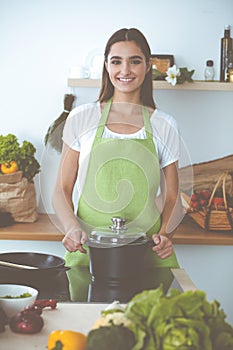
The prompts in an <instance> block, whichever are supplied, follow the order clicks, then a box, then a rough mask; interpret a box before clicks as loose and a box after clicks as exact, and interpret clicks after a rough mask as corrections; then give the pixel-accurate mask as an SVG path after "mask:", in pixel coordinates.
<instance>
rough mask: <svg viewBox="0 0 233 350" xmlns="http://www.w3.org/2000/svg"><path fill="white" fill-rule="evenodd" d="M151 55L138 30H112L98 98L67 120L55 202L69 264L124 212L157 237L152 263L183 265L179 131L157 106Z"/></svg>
mask: <svg viewBox="0 0 233 350" xmlns="http://www.w3.org/2000/svg"><path fill="white" fill-rule="evenodd" d="M150 59H151V51H150V47H149V45H148V43H147V40H146V38H145V37H144V35H143V34H142V33H141V32H140V31H139V30H137V29H134V28H131V29H126V28H123V29H120V30H118V31H117V32H115V33H114V34H113V35H112V36H111V37H110V39H109V40H108V42H107V45H106V48H105V53H104V64H103V73H102V86H101V89H100V94H99V99H98V101H97V102H94V103H89V104H85V105H82V106H78V107H76V108H75V109H74V110H72V112H71V113H70V115H69V117H68V118H67V121H66V125H65V128H64V132H63V151H62V159H61V163H60V168H59V173H58V178H57V182H56V186H55V190H54V195H53V206H54V209H55V212H56V214H57V216H58V218H59V219H60V222H61V224H62V229H63V232H64V234H65V236H64V239H63V244H64V246H65V248H66V249H67V253H66V259H67V261H69V262H68V265H75V264H84V265H85V264H88V248H87V247H86V246H85V242H86V240H87V237H88V234H89V232H90V231H91V230H92V229H93V228H94V227H99V226H101V227H103V226H104V227H109V225H110V224H111V218H112V217H114V216H120V217H125V218H126V219H127V223H129V224H130V225H131V226H132V227H140V228H141V229H142V230H143V231H144V232H146V233H147V235H148V236H149V237H152V239H153V241H154V243H155V246H154V247H153V248H151V250H150V254H151V259H152V260H153V263H154V264H156V265H158V266H170V267H178V263H177V260H176V257H175V254H174V251H173V246H172V242H171V236H172V233H173V231H174V229H175V228H176V226H177V223H179V219H177V217H176V215H178V216H179V215H180V213H179V208H180V206H179V204H180V201H179V185H178V173H177V162H178V158H179V132H178V129H177V126H176V122H175V120H174V119H173V117H171V116H169V115H167V114H166V113H164V112H162V111H161V110H159V109H157V108H156V106H155V103H154V100H153V89H152V71H151V61H150ZM75 185H77V189H78V199H77V203H73V192H74V188H75ZM158 199H160V200H159V201H158ZM161 199H162V200H161ZM74 208H75V209H74ZM74 252H76V253H75V254H74ZM71 253H72V254H71Z"/></svg>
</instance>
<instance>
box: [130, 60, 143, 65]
mask: <svg viewBox="0 0 233 350" xmlns="http://www.w3.org/2000/svg"><path fill="white" fill-rule="evenodd" d="M140 63H141V61H140V60H132V61H131V64H140Z"/></svg>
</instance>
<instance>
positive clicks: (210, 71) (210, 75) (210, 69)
mask: <svg viewBox="0 0 233 350" xmlns="http://www.w3.org/2000/svg"><path fill="white" fill-rule="evenodd" d="M214 74H215V72H214V62H213V61H212V60H208V61H206V68H205V72H204V76H205V80H206V81H213V80H214Z"/></svg>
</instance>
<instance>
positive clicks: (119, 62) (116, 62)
mask: <svg viewBox="0 0 233 350" xmlns="http://www.w3.org/2000/svg"><path fill="white" fill-rule="evenodd" d="M111 63H112V64H114V65H117V64H121V61H120V60H113V61H111Z"/></svg>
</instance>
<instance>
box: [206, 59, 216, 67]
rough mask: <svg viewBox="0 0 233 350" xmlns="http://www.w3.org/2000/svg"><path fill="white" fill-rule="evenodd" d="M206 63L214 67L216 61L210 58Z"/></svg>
mask: <svg viewBox="0 0 233 350" xmlns="http://www.w3.org/2000/svg"><path fill="white" fill-rule="evenodd" d="M206 65H207V66H208V67H213V65H214V61H212V60H208V61H207V62H206Z"/></svg>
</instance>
